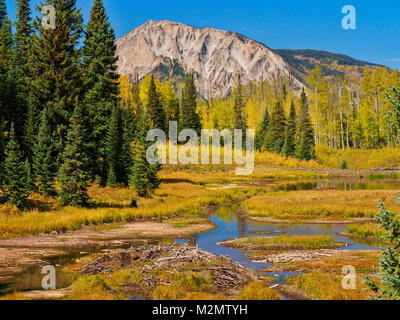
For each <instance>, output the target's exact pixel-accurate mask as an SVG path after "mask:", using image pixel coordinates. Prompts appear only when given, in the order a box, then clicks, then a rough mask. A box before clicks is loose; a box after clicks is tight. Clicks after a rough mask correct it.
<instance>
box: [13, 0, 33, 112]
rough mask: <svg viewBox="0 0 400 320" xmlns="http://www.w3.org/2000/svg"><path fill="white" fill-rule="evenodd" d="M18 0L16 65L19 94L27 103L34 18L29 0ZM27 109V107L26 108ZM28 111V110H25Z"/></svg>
mask: <svg viewBox="0 0 400 320" xmlns="http://www.w3.org/2000/svg"><path fill="white" fill-rule="evenodd" d="M16 1H17V20H16V22H15V31H16V32H15V54H14V67H15V70H16V75H17V78H18V87H19V92H18V93H19V96H20V100H21V102H22V103H24V104H25V105H26V103H27V99H28V97H27V96H28V93H29V83H30V77H29V70H30V66H29V60H28V57H29V55H31V47H32V19H31V9H30V7H29V2H30V1H29V0H16ZM25 109H26V108H25ZM24 111H25V112H26V110H24Z"/></svg>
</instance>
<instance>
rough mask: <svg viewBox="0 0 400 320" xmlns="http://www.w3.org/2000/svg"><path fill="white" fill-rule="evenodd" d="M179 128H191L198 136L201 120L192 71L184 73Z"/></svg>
mask: <svg viewBox="0 0 400 320" xmlns="http://www.w3.org/2000/svg"><path fill="white" fill-rule="evenodd" d="M181 117H182V120H181V126H182V127H181V128H182V129H193V130H195V131H196V132H197V134H198V135H199V136H200V133H201V121H200V116H199V114H198V113H197V90H196V85H195V83H194V73H193V72H192V71H190V72H187V73H186V75H185V87H184V89H183V95H182V106H181Z"/></svg>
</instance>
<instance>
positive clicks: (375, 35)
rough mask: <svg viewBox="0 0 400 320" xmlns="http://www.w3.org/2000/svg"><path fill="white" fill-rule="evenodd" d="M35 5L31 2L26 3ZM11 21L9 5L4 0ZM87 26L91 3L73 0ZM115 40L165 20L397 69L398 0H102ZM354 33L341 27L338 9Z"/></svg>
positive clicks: (11, 3)
mask: <svg viewBox="0 0 400 320" xmlns="http://www.w3.org/2000/svg"><path fill="white" fill-rule="evenodd" d="M38 2H39V1H36V0H32V3H38ZM6 3H7V5H8V7H9V14H10V16H11V18H12V19H13V18H14V16H15V8H14V0H6ZM77 3H78V6H79V7H80V8H82V13H83V14H84V18H85V21H87V18H88V15H89V10H90V7H91V5H92V0H77ZM104 3H105V5H106V7H107V10H108V13H109V16H110V21H111V23H112V26H113V28H114V30H115V32H116V35H117V36H118V37H120V36H122V35H124V34H125V33H128V32H129V31H130V30H132V29H134V28H135V27H138V26H139V25H141V24H143V23H145V22H146V21H148V20H150V19H152V20H160V19H168V20H172V21H176V22H182V23H185V24H190V25H194V26H197V27H205V26H209V27H213V28H218V29H224V30H231V31H236V32H239V33H242V34H244V35H246V36H248V37H250V38H252V39H255V40H257V41H260V42H262V43H264V44H266V45H267V46H269V47H271V48H283V49H318V50H327V51H331V52H335V53H343V54H347V55H350V56H352V57H354V58H357V59H361V60H366V61H370V62H375V63H379V64H384V65H388V66H390V67H393V68H399V69H400V1H398V0H384V1H372V0H347V1H343V0H325V1H323V0H303V1H299V0H285V1H282V0H253V1H243V0H240V1H237V0H200V1H195V0H193V1H188V0H186V1H184V0H174V1H169V0H152V1H143V0H140V1H137V0H104ZM344 5H353V6H354V7H355V8H356V10H357V15H356V17H357V29H356V30H344V29H343V28H342V24H341V21H342V18H343V17H344V15H343V14H342V12H341V11H342V7H343V6H344Z"/></svg>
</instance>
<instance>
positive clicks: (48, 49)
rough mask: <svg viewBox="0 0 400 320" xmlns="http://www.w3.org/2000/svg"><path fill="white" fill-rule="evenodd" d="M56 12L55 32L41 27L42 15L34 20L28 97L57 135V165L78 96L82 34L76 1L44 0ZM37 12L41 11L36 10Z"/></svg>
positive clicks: (80, 78) (79, 91) (80, 86)
mask: <svg viewBox="0 0 400 320" xmlns="http://www.w3.org/2000/svg"><path fill="white" fill-rule="evenodd" d="M46 4H48V5H53V6H54V7H55V12H56V24H55V29H51V28H48V29H45V28H43V26H42V24H41V22H42V15H39V16H38V17H37V18H36V19H35V21H34V27H35V32H34V37H33V43H32V54H31V55H30V56H29V66H30V67H31V70H30V73H31V76H32V81H31V83H30V84H31V87H30V94H32V95H34V97H35V99H32V101H34V102H35V103H36V104H37V105H36V106H35V108H36V110H37V111H38V112H40V111H41V110H42V109H44V108H47V110H48V113H49V121H50V127H51V129H52V131H53V132H56V133H57V143H56V148H57V150H56V151H57V155H58V157H57V162H58V163H57V164H58V165H59V164H60V159H61V154H62V150H63V148H64V145H65V141H66V136H67V132H68V126H69V121H70V118H71V116H72V114H73V112H74V107H75V101H76V97H78V96H79V95H80V94H81V88H82V72H81V70H80V68H79V63H80V60H81V55H80V52H79V50H78V49H77V45H78V42H79V39H80V37H81V33H82V23H83V20H82V16H81V13H80V10H78V9H76V0H47V1H46ZM38 9H39V10H40V8H38Z"/></svg>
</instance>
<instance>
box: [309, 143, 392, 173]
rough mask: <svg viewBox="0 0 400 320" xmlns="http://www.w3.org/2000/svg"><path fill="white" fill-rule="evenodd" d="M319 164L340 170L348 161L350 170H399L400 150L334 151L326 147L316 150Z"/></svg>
mask: <svg viewBox="0 0 400 320" xmlns="http://www.w3.org/2000/svg"><path fill="white" fill-rule="evenodd" d="M316 153H317V158H318V160H317V161H318V163H319V164H320V165H321V166H322V167H324V168H340V164H341V163H342V161H343V160H346V162H347V167H348V169H354V170H357V169H399V164H400V148H382V149H346V150H341V149H340V150H334V149H332V148H329V147H327V146H324V145H319V146H317V148H316Z"/></svg>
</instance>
